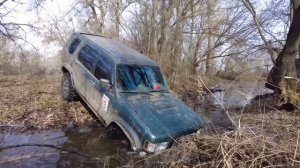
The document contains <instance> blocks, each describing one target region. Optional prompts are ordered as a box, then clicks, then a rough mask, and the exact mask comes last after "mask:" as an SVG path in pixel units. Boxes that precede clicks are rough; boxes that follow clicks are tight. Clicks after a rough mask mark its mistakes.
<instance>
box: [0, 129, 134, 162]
mask: <svg viewBox="0 0 300 168" xmlns="http://www.w3.org/2000/svg"><path fill="white" fill-rule="evenodd" d="M104 135H105V132H104V130H103V128H101V127H100V128H99V127H94V128H81V129H71V130H68V131H61V130H50V131H43V132H31V133H14V132H12V133H2V134H0V146H1V147H8V146H12V145H13V148H9V149H4V150H2V151H0V167H103V166H105V165H106V166H109V167H110V166H111V167H115V166H118V165H122V163H123V162H125V161H126V160H128V157H130V154H128V145H127V144H126V143H124V142H122V141H117V140H110V139H108V138H106V137H105V136H104ZM16 145H20V146H16ZM123 164H124V163H123Z"/></svg>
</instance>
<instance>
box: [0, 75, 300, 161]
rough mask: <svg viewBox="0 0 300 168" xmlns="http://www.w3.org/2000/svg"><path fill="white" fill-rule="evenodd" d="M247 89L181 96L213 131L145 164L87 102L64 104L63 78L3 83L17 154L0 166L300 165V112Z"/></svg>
mask: <svg viewBox="0 0 300 168" xmlns="http://www.w3.org/2000/svg"><path fill="white" fill-rule="evenodd" d="M245 85H247V84H243V83H242V84H241V83H238V84H235V85H233V84H230V83H229V84H226V85H224V86H223V87H222V88H221V89H223V90H225V91H223V92H214V93H210V92H202V91H200V92H198V91H191V90H188V91H182V92H178V96H179V97H180V98H181V99H182V100H183V101H184V102H185V103H186V104H188V105H189V106H190V107H191V108H192V109H193V110H194V111H196V112H197V113H199V114H200V115H201V116H202V118H203V120H204V122H205V125H206V127H205V128H203V129H201V130H200V134H193V135H188V136H185V137H182V138H179V139H178V140H176V141H175V143H174V146H173V147H172V148H170V149H168V150H166V151H163V152H162V153H161V154H156V155H151V156H149V157H146V158H139V157H137V156H136V155H131V154H130V151H129V149H128V146H127V145H126V144H125V143H123V142H122V141H111V140H110V139H108V138H107V137H106V136H105V131H104V128H103V127H102V126H101V124H100V123H99V121H98V120H97V119H95V118H94V117H93V115H92V113H91V112H90V111H89V110H88V108H86V107H85V106H84V103H82V102H80V101H77V102H72V103H67V102H65V101H64V100H62V98H61V96H60V93H59V88H60V87H59V86H60V78H59V77H54V76H50V77H46V78H31V77H28V78H15V77H6V78H1V79H0V94H1V97H0V129H1V132H0V142H1V143H0V146H2V147H10V146H11V147H12V148H9V149H2V150H1V151H0V160H2V161H4V162H3V163H2V162H0V167H1V165H2V166H3V165H5V167H6V166H8V167H13V165H18V164H21V163H22V164H23V163H27V164H26V165H28V166H27V167H30V166H32V165H35V164H39V165H45V164H46V163H51V164H53V165H54V166H80V165H81V166H82V165H90V166H98V167H102V166H103V165H111V166H113V167H114V166H121V165H126V166H128V167H185V166H187V167H195V166H196V167H223V166H227V167H230V166H232V167H249V166H253V167H259V166H271V167H272V166H279V167H292V166H294V167H295V166H296V167H297V166H300V165H299V163H300V158H299V157H300V154H299V153H300V150H299V149H300V145H299V134H298V132H299V130H300V115H299V112H298V111H299V110H296V111H295V112H286V111H282V110H280V108H278V105H279V103H280V102H279V101H278V100H279V99H278V97H276V96H274V95H270V94H269V95H265V96H258V97H255V96H256V95H257V94H260V93H265V90H263V88H262V87H261V86H262V84H260V85H257V86H255V87H254V86H253V84H249V87H248V86H247V87H245ZM230 86H231V87H230ZM253 98H254V99H253ZM232 121H233V122H234V125H233V124H232ZM233 126H234V127H233ZM233 128H235V129H233ZM32 143H34V144H32ZM24 144H25V146H22V145H24ZM26 144H27V145H32V146H26ZM18 145H21V147H17V146H18ZM34 145H40V146H34ZM43 145H50V146H43ZM15 151H16V152H17V153H16V152H15ZM22 152H23V153H22ZM32 157H34V158H37V159H32Z"/></svg>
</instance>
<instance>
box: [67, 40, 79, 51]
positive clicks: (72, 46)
mask: <svg viewBox="0 0 300 168" xmlns="http://www.w3.org/2000/svg"><path fill="white" fill-rule="evenodd" d="M79 44H80V40H79V39H78V38H75V39H74V40H73V41H72V43H71V44H70V46H69V48H68V51H69V53H70V54H73V53H74V51H75V50H76V48H77V47H78V45H79Z"/></svg>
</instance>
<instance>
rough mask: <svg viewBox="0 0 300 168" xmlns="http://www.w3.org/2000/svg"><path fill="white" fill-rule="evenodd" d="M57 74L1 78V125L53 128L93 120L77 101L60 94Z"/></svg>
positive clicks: (23, 127) (21, 127) (12, 127)
mask: <svg viewBox="0 0 300 168" xmlns="http://www.w3.org/2000/svg"><path fill="white" fill-rule="evenodd" d="M59 88H60V77H59V76H49V77H40V78H39V77H30V76H29V77H2V78H0V95H1V96H0V129H1V130H7V129H23V130H28V129H34V130H35V129H43V130H44V129H53V128H64V127H68V126H75V125H80V124H93V123H94V118H93V117H91V115H90V114H89V111H88V110H87V109H86V108H85V107H84V106H83V105H82V104H81V102H80V101H77V102H71V103H68V102H66V101H64V100H63V99H62V98H61V96H60V90H59Z"/></svg>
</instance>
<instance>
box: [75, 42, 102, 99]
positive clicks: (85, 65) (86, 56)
mask: <svg viewBox="0 0 300 168" xmlns="http://www.w3.org/2000/svg"><path fill="white" fill-rule="evenodd" d="M96 59H97V58H96V56H95V55H94V54H93V50H92V49H91V47H90V46H88V45H83V46H82V48H81V49H80V51H79V53H78V58H77V59H76V60H75V61H74V65H73V67H74V69H75V70H74V72H75V87H76V89H77V91H78V92H79V94H80V95H81V96H83V98H84V99H86V100H87V96H88V94H87V93H86V87H87V83H88V81H89V78H88V76H89V74H91V72H92V71H93V67H94V64H95V62H96Z"/></svg>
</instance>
